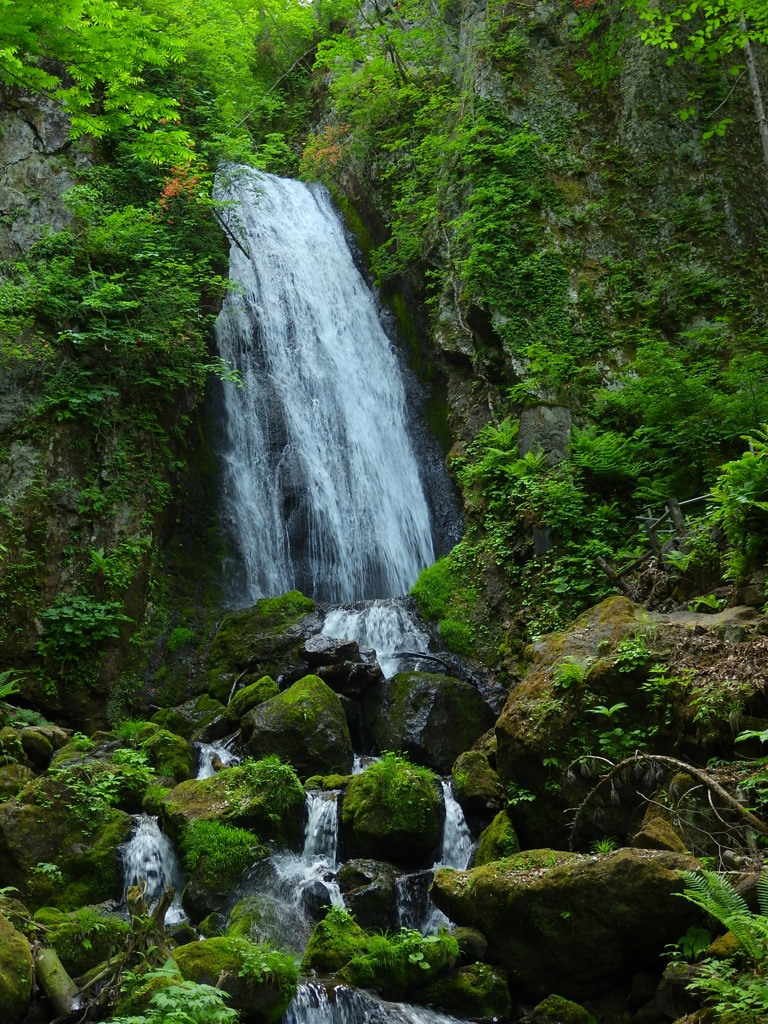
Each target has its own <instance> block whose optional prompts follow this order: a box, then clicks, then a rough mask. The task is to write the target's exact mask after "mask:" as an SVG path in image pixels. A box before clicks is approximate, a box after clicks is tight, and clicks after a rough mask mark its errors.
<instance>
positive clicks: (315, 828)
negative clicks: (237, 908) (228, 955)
mask: <svg viewBox="0 0 768 1024" xmlns="http://www.w3.org/2000/svg"><path fill="white" fill-rule="evenodd" d="M339 792H340V791H339V790H326V791H320V790H310V791H309V792H308V793H307V823H306V826H305V829H304V847H303V849H302V851H301V854H295V853H290V852H283V853H275V854H273V855H272V856H271V857H268V858H267V859H266V860H264V861H261V862H260V863H258V864H257V865H256V866H255V867H254V868H252V869H251V871H250V872H249V874H248V876H247V879H246V881H245V883H244V885H243V886H242V887H241V890H240V891H239V893H238V898H239V899H242V900H243V901H244V903H245V904H246V905H250V907H251V911H252V913H251V917H252V921H253V926H252V930H251V934H252V937H253V938H254V939H256V940H257V941H259V942H272V943H274V944H275V945H277V946H281V947H283V948H284V949H291V950H293V951H295V952H301V951H303V949H304V946H305V945H306V943H307V941H308V940H309V936H310V933H311V931H312V928H313V926H314V924H315V922H316V921H317V920H319V918H320V917H321V916H322V912H323V907H327V906H329V905H330V906H335V907H343V906H344V900H343V898H342V895H341V890H340V889H339V886H338V883H337V882H336V879H335V871H336V867H337V859H336V856H337V853H336V851H337V845H338V828H339V822H338V817H339V808H338V800H339Z"/></svg>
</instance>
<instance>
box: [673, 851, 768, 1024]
mask: <svg viewBox="0 0 768 1024" xmlns="http://www.w3.org/2000/svg"><path fill="white" fill-rule="evenodd" d="M681 874H682V876H683V878H684V879H685V883H686V887H685V892H684V893H681V895H682V896H684V898H685V899H687V900H689V901H690V902H691V903H694V904H695V905H696V906H697V907H700V908H701V909H702V910H703V911H704V912H705V913H706V914H708V915H709V916H710V917H714V918H715V919H716V920H717V921H719V922H720V924H722V925H723V926H724V927H725V928H726V929H727V930H728V931H730V932H731V933H732V934H733V935H734V936H735V938H736V939H737V940H738V942H739V945H740V947H741V949H740V952H739V953H738V954H737V955H736V956H735V957H729V958H727V959H724V960H715V959H708V960H704V961H703V962H702V963H700V964H699V965H697V969H696V974H695V976H694V979H693V981H692V982H691V983H690V985H689V988H691V989H692V990H693V991H695V992H698V993H701V994H703V995H705V996H706V998H707V1003H708V1004H709V1005H710V1006H712V1007H713V1009H714V1013H715V1016H716V1019H717V1020H718V1021H722V1022H723V1024H760V1022H761V1021H762V1020H763V1018H764V1014H765V1006H766V998H767V997H768V986H767V985H766V967H768V872H765V871H763V873H762V874H761V876H760V879H759V881H758V883H757V894H758V901H759V905H760V913H759V914H755V913H752V911H751V910H750V909H749V907H748V906H747V904H746V902H745V900H744V898H743V897H742V896H741V894H740V893H737V892H736V890H735V889H734V888H733V886H732V885H731V884H730V882H729V881H728V880H727V879H726V878H724V877H723V876H722V875H718V874H717V873H716V872H714V871H707V870H704V869H702V870H701V871H699V872H692V871H683V872H681Z"/></svg>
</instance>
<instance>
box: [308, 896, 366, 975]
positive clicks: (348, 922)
mask: <svg viewBox="0 0 768 1024" xmlns="http://www.w3.org/2000/svg"><path fill="white" fill-rule="evenodd" d="M367 948H368V944H367V936H366V933H365V931H364V930H363V929H362V928H361V927H360V925H359V924H358V923H357V922H356V921H355V920H354V919H353V918H352V916H351V915H350V914H346V913H344V912H343V911H341V912H338V911H336V912H334V911H331V912H330V913H329V914H328V915H327V916H326V917H325V918H324V919H323V920H322V921H320V922H318V924H316V925H315V927H314V930H313V932H312V935H311V936H310V939H309V942H308V943H307V946H306V949H305V950H304V957H303V958H302V961H301V969H302V971H319V972H320V973H321V974H325V973H335V972H336V971H340V970H341V968H342V967H343V966H344V965H345V964H347V963H349V961H350V960H351V959H352V957H353V956H358V955H359V954H360V953H363V952H365V950H366V949H367Z"/></svg>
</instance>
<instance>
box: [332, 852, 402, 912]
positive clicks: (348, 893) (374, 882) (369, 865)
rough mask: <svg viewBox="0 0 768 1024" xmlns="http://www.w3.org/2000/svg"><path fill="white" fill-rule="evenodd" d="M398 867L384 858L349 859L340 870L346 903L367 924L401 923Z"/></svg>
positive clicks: (339, 877) (341, 885) (339, 878)
mask: <svg viewBox="0 0 768 1024" xmlns="http://www.w3.org/2000/svg"><path fill="white" fill-rule="evenodd" d="M397 875H398V872H397V869H396V868H395V867H393V866H392V864H387V863H386V862H385V861H380V860H366V859H365V858H360V859H357V860H349V861H347V863H346V864H345V865H344V866H343V867H342V869H341V870H340V871H339V875H338V882H339V888H340V889H341V891H342V893H343V895H344V905H345V906H346V908H347V910H349V912H350V913H351V914H353V915H354V917H355V920H356V921H357V922H358V923H359V924H360V925H361V927H363V928H381V929H384V928H396V927H397V893H396V887H397Z"/></svg>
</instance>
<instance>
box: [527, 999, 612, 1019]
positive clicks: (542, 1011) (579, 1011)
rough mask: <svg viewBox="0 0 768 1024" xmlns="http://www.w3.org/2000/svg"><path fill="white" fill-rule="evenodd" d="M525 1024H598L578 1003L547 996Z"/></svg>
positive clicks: (534, 1009)
mask: <svg viewBox="0 0 768 1024" xmlns="http://www.w3.org/2000/svg"><path fill="white" fill-rule="evenodd" d="M525 1024H596V1022H595V1018H594V1017H593V1016H592V1014H591V1013H590V1012H589V1010H586V1009H585V1008H584V1007H583V1006H580V1005H579V1004H578V1003H573V1002H571V1000H570V999H564V998H563V997H562V996H547V998H546V999H542V1001H541V1002H540V1003H539V1004H538V1006H535V1007H534V1008H533V1010H532V1011H531V1013H530V1014H529V1015H528V1016H527V1017H526V1018H525Z"/></svg>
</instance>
